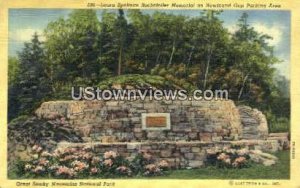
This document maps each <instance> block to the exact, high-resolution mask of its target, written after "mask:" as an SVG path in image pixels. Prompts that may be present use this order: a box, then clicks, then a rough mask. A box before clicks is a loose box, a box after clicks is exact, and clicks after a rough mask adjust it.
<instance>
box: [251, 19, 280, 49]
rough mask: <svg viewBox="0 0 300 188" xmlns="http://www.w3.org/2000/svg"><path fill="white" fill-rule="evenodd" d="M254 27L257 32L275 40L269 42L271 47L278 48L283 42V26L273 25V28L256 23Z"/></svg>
mask: <svg viewBox="0 0 300 188" xmlns="http://www.w3.org/2000/svg"><path fill="white" fill-rule="evenodd" d="M252 26H253V27H254V29H255V31H257V32H258V33H261V34H267V35H269V36H271V37H272V38H273V39H270V40H269V41H268V42H269V44H270V45H271V46H278V45H279V44H280V42H281V40H282V36H283V30H284V29H283V28H282V26H280V25H279V26H278V25H272V26H267V25H266V24H264V23H260V22H256V23H254V24H252Z"/></svg>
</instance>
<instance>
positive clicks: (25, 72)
mask: <svg viewBox="0 0 300 188" xmlns="http://www.w3.org/2000/svg"><path fill="white" fill-rule="evenodd" d="M220 14H222V12H221V11H201V12H200V11H199V16H197V17H188V16H183V15H174V14H168V13H165V12H163V11H157V12H155V13H153V14H145V13H143V12H142V11H140V10H126V11H125V12H124V11H123V10H119V11H115V12H111V11H103V12H102V15H101V18H100V19H99V18H98V17H97V14H96V11H94V10H74V11H72V12H71V13H70V14H69V16H68V17H67V18H60V19H58V20H55V21H52V22H50V23H49V24H48V25H47V27H46V28H45V29H44V33H43V37H44V38H45V40H43V41H41V40H40V39H39V38H40V36H39V35H37V34H34V35H33V37H32V40H31V41H30V42H27V43H25V44H24V48H23V50H22V51H20V52H19V53H18V57H9V91H8V92H9V108H8V112H9V113H8V114H9V115H8V116H9V117H8V118H9V120H11V119H13V118H16V117H19V116H21V115H26V114H30V113H32V111H33V110H34V109H35V108H36V107H37V106H38V105H39V104H40V103H41V102H43V101H47V100H55V99H70V98H71V86H101V87H110V85H111V84H112V80H113V81H115V82H118V83H126V82H136V84H140V83H152V84H155V83H157V84H160V86H161V87H170V86H174V85H175V86H176V88H182V89H187V90H189V91H191V90H193V89H203V90H204V89H212V90H214V89H227V90H228V91H229V98H230V99H232V100H234V101H235V102H236V103H240V104H247V105H250V106H253V107H256V108H258V109H260V110H263V111H264V112H265V114H266V115H267V118H268V120H269V125H270V126H271V130H272V129H273V131H283V130H284V131H287V130H288V127H289V125H288V124H289V118H290V99H289V98H290V97H289V82H288V80H286V78H285V77H283V76H280V75H278V73H277V72H276V69H275V68H274V66H273V65H274V64H276V63H280V60H279V59H278V58H276V57H275V56H274V55H273V47H272V46H270V45H269V44H268V41H269V40H271V39H272V36H269V35H268V34H267V33H258V32H257V31H255V29H254V28H253V27H251V26H250V25H249V23H248V15H247V14H246V13H244V14H242V15H241V17H240V19H239V20H237V23H236V24H237V27H238V29H237V30H236V31H235V32H234V33H231V32H229V31H228V29H227V28H226V27H225V26H224V24H223V22H222V21H221V19H220V18H219V15H220ZM158 87H159V86H158Z"/></svg>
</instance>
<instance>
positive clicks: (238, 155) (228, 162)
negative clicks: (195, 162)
mask: <svg viewBox="0 0 300 188" xmlns="http://www.w3.org/2000/svg"><path fill="white" fill-rule="evenodd" d="M249 161H250V156H249V151H248V150H246V149H239V150H237V149H223V150H219V151H216V152H213V153H209V154H208V157H207V163H208V164H209V165H213V166H216V167H218V168H245V167H250V162H249Z"/></svg>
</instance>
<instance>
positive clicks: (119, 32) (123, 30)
mask: <svg viewBox="0 0 300 188" xmlns="http://www.w3.org/2000/svg"><path fill="white" fill-rule="evenodd" d="M133 32H134V30H133V27H132V26H131V25H130V24H128V23H127V20H126V18H125V16H124V11H123V10H122V9H119V14H118V17H117V20H116V22H115V25H114V36H115V42H116V44H117V47H118V68H117V75H121V73H122V64H123V61H124V56H125V54H124V53H126V47H129V46H130V44H131V43H132V40H133V35H134V34H133Z"/></svg>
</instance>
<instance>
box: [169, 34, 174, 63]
mask: <svg viewBox="0 0 300 188" xmlns="http://www.w3.org/2000/svg"><path fill="white" fill-rule="evenodd" d="M174 53H175V40H174V41H173V46H172V53H171V56H170V59H169V63H168V65H171V64H172V60H173V56H174Z"/></svg>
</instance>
